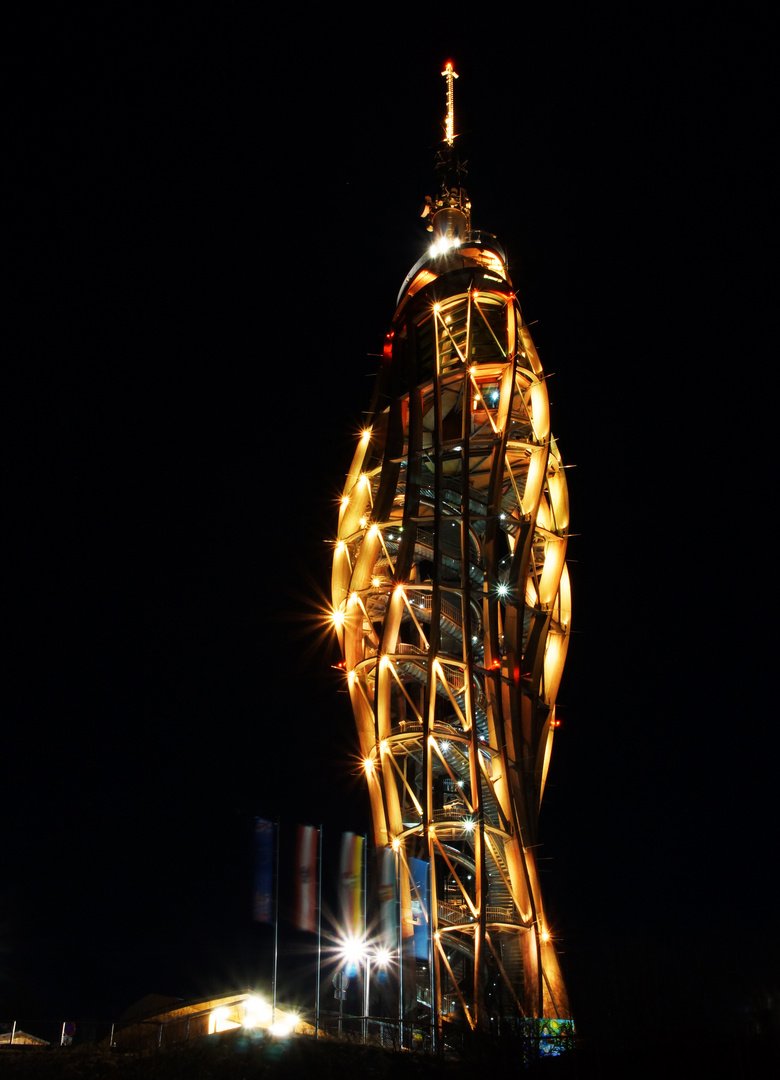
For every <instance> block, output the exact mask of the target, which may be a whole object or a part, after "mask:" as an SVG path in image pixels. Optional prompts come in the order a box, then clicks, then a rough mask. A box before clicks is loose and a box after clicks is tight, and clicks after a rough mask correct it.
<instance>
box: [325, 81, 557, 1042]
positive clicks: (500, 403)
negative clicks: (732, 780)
mask: <svg viewBox="0 0 780 1080" xmlns="http://www.w3.org/2000/svg"><path fill="white" fill-rule="evenodd" d="M443 74H444V75H445V77H446V79H447V105H448V107H447V129H446V140H445V143H444V144H443V148H442V150H441V152H440V154H439V160H438V164H437V171H438V172H439V174H440V178H441V190H440V192H439V194H438V196H437V197H435V198H434V199H431V200H429V201H428V205H427V208H426V209H427V211H428V215H429V220H430V226H429V227H430V229H431V232H432V244H431V247H430V249H429V250H428V251H427V252H426V253H425V254H424V255H423V256H422V258H421V259H420V260H419V261H418V262H417V264H416V265H415V266H414V267H413V268H412V270H411V271H410V273H409V274H408V276H407V278H406V280H405V281H404V283H403V286H402V288H401V291H400V294H399V298H398V305H397V310H396V313H395V317H394V319H393V323H392V326H391V329H390V332H389V333H388V335H387V339H386V344H385V348H384V357H383V360H382V364H381V367H380V370H379V373H378V376H377V382H376V387H375V390H374V395H373V401H372V403H371V408H370V412H369V416H368V422H367V424H366V427H365V430H364V431H363V432H362V433H361V434H360V436H359V438H358V445H357V449H356V451H355V455H354V460H353V462H352V466H351V468H350V470H349V474H348V476H347V480H346V483H345V485H344V490H343V497H342V501H341V508H340V513H339V524H338V537H337V542H336V546H335V552H334V560H333V578H332V608H333V610H332V619H333V623H334V625H335V626H336V629H337V632H338V637H339V642H340V645H341V649H342V655H343V661H344V668H345V677H346V680H347V684H348V688H349V694H350V699H351V702H352V707H353V711H354V715H355V720H356V723H357V730H358V736H359V741H360V752H361V755H362V758H363V764H364V769H365V773H366V779H367V783H368V788H369V793H370V799H371V807H372V814H373V822H374V837H375V842H376V844H377V845H379V846H382V847H389V848H391V849H392V850H393V851H394V852H395V853H396V864H397V867H398V870H399V885H398V899H399V903H400V909H399V910H400V918H399V926H400V927H401V929H402V938H403V940H404V942H405V945H404V950H405V953H404V955H405V960H404V964H403V980H404V984H405V992H404V995H403V996H404V999H405V1002H406V1004H405V1006H404V1008H405V1011H406V1012H407V1014H408V1013H409V1012H410V1011H414V1012H415V1015H416V1016H417V1018H418V1020H419V1017H420V1012H421V1010H424V1009H426V1008H427V1009H428V1010H429V1012H430V1019H431V1021H432V1023H433V1024H434V1027H435V1029H436V1030H440V1029H441V1024H442V1021H443V1020H452V1021H456V1020H460V1021H465V1022H468V1024H469V1025H470V1026H471V1027H475V1028H482V1029H483V1030H484V1029H487V1028H489V1027H492V1028H493V1029H494V1030H495V1028H496V1026H497V1025H498V1026H499V1027H500V1025H501V1024H502V1023H504V1024H505V1025H506V1024H507V1023H510V1024H511V1022H512V1020H513V1019H517V1018H523V1017H526V1018H542V1017H545V1018H560V1019H566V1018H568V1017H569V1016H570V1014H569V1006H568V1000H567V995H566V990H565V987H564V984H563V981H562V978H561V974H560V970H559V966H558V961H557V958H556V954H555V949H554V945H553V941H552V939H551V935H550V931H549V927H548V924H547V921H546V918H545V912H544V906H543V902H542V897H541V894H540V890H539V881H538V873H537V865H536V859H535V852H536V848H537V844H538V833H537V825H538V816H539V808H540V803H541V799H542V795H543V793H544V786H545V780H546V777H547V771H548V766H549V761H550V752H551V749H552V743H553V737H554V732H555V728H556V719H555V699H556V694H557V691H558V686H559V683H560V680H561V674H562V670H563V664H564V659H565V656H566V649H567V644H568V639H569V633H570V625H571V610H570V609H571V604H570V587H569V577H568V572H567V569H566V563H565V555H566V542H567V535H568V531H569V509H568V498H567V488H566V479H565V475H564V470H563V466H562V463H561V459H560V455H559V453H558V450H557V447H556V444H555V440H554V438H553V437H552V434H551V431H550V417H549V406H548V398H547V388H546V385H545V378H544V373H543V371H542V365H541V363H540V361H539V358H538V356H537V353H536V350H535V348H534V344H533V341H532V340H531V335H530V333H529V331H528V327H527V326H526V324H525V323H524V321H523V316H522V312H521V310H520V306H519V304H518V301H517V298H516V297H515V294H514V291H513V288H512V283H511V280H510V277H509V274H508V271H507V266H506V257H505V255H504V253H503V251H502V249H501V248H500V246H499V245H498V244H497V242H496V241H495V239H494V238H493V237H492V236H489V235H487V234H482V233H479V232H477V231H474V230H472V228H471V220H470V218H471V206H470V203H469V201H468V197H467V195H466V192H465V190H464V189H463V187H462V185H461V172H462V170H461V168H460V166H459V164H458V161H457V157H456V154H455V150H454V140H455V135H454V110H453V99H452V88H453V78H454V77H456V76H455V74H454V72H453V71H452V67H451V65H447V69H446V70H445V72H443ZM417 860H423V861H424V862H425V863H427V865H428V867H429V868H430V869H429V880H428V882H426V883H425V884H424V885H423V884H421V883H420V880H419V877H420V875H419V869H413V867H415V868H416V867H418V866H419V862H417ZM421 919H422V920H424V921H425V924H426V930H427V941H428V951H427V955H426V956H424V957H423V956H421V954H420V952H419V950H415V948H414V947H413V945H412V942H413V941H419V926H418V927H417V930H418V933H417V934H415V933H414V923H415V921H417V922H418V923H419V922H420V920H421Z"/></svg>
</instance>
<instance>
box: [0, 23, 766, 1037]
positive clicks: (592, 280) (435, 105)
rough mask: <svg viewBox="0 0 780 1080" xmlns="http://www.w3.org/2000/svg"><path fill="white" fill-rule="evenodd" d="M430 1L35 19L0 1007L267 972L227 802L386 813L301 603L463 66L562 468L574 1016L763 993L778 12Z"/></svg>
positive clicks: (327, 534) (557, 822)
mask: <svg viewBox="0 0 780 1080" xmlns="http://www.w3.org/2000/svg"><path fill="white" fill-rule="evenodd" d="M450 10H451V11H455V15H453V16H452V17H451V18H450V21H449V24H448V25H446V26H440V25H438V24H437V22H436V19H435V18H434V9H433V8H431V9H430V11H428V9H427V8H423V9H420V11H418V12H414V13H412V12H406V13H404V12H402V11H400V10H399V9H398V8H395V7H391V6H390V5H386V6H383V5H380V6H379V7H378V8H376V9H375V11H374V13H373V14H372V13H369V12H368V10H366V11H363V12H362V13H361V14H360V16H359V17H354V18H350V17H347V16H346V15H342V14H340V13H338V12H336V11H334V10H330V9H329V10H328V11H327V12H322V13H320V14H318V15H317V16H316V17H314V18H313V19H308V20H304V19H303V17H301V18H300V19H299V18H298V16H295V15H294V14H292V13H291V14H290V15H289V16H287V15H274V16H273V17H268V16H261V15H260V14H259V13H258V12H257V11H256V10H255V9H254V8H253V7H251V6H248V5H240V4H235V5H220V6H216V5H215V6H212V7H204V8H202V9H201V8H199V9H197V10H196V11H189V12H183V11H180V12H176V13H172V12H167V13H162V14H161V13H159V12H158V13H152V12H147V13H145V14H144V13H141V12H139V11H137V10H136V11H129V10H127V11H126V12H125V14H122V13H121V12H119V13H118V12H117V11H116V10H115V11H113V12H112V13H111V14H109V15H102V16H100V17H97V20H95V19H90V20H87V19H83V20H81V21H79V20H78V18H77V17H74V16H72V15H61V16H59V20H60V21H59V23H58V24H57V25H53V24H51V23H49V24H47V25H46V26H45V27H37V28H35V30H34V31H33V30H31V29H28V30H26V31H25V33H20V37H19V58H20V59H19V64H18V72H19V80H18V83H17V87H16V90H15V93H14V106H15V111H16V117H17V122H18V133H19V136H20V139H19V144H18V145H19V148H20V149H19V152H18V154H17V155H15V158H14V172H15V174H16V178H17V180H18V190H19V197H18V200H16V202H15V205H14V207H13V209H14V211H15V212H14V214H13V222H12V223H13V226H14V230H15V232H16V233H17V235H18V237H19V239H20V243H19V249H18V250H19V254H18V260H17V262H16V267H15V269H16V272H15V282H14V286H13V288H12V290H11V294H10V299H11V304H10V307H11V311H12V316H14V339H13V342H12V348H11V350H9V353H8V360H7V365H6V367H5V370H6V379H7V383H8V388H7V392H6V394H5V396H4V405H3V412H4V422H3V431H4V434H3V484H4V489H5V495H4V502H5V507H6V511H7V516H6V527H5V539H6V543H7V551H8V552H9V554H7V556H6V560H5V564H4V573H3V585H2V588H3V611H4V623H5V645H4V653H5V664H4V667H5V672H6V675H5V680H4V681H5V687H4V690H3V695H2V697H3V705H2V707H3V714H4V716H5V718H6V719H5V723H4V725H3V730H4V732H5V736H4V746H3V761H4V766H5V767H4V769H3V774H4V775H3V780H2V787H1V788H0V792H1V796H0V797H1V798H2V811H3V817H2V820H3V822H4V824H5V829H4V849H5V852H6V858H5V859H4V860H3V863H4V866H3V871H2V877H1V878H0V1015H2V1016H7V1017H8V1018H10V1019H13V1018H14V1017H15V1016H17V1015H19V1014H25V1015H27V1016H31V1017H42V1016H44V1015H45V1016H62V1017H64V1016H65V1015H66V1014H67V1015H68V1016H75V1017H79V1016H81V1017H83V1016H87V1015H90V1016H100V1017H108V1018H111V1017H113V1016H115V1015H116V1014H117V1013H118V1012H119V1011H121V1010H122V1009H123V1008H124V1007H126V1006H127V1005H129V1004H130V1003H131V1002H132V1001H133V1000H135V999H136V998H139V997H140V996H141V995H143V994H144V993H147V992H159V993H170V994H172V995H179V996H189V995H192V994H196V993H201V992H206V991H207V990H210V989H211V988H212V987H214V986H217V985H224V986H235V985H241V986H243V985H246V984H247V983H249V982H251V981H253V980H255V979H258V978H262V977H263V976H264V975H265V974H266V972H265V970H264V969H263V961H262V956H261V954H262V953H263V949H264V947H265V944H267V943H266V940H265V938H263V937H262V935H261V934H260V932H259V931H258V930H257V928H253V927H252V925H251V923H250V921H249V915H250V893H251V880H250V873H251V870H250V858H251V850H250V840H251V822H252V818H253V816H254V815H256V814H258V815H261V816H266V817H273V816H276V815H277V814H278V815H279V816H280V817H281V820H282V827H283V829H286V830H287V832H286V836H287V837H288V839H289V841H290V842H292V836H293V830H294V826H295V824H297V823H298V822H299V821H300V822H310V823H315V824H317V823H320V822H322V823H323V825H324V828H325V830H326V837H327V838H329V839H328V840H327V843H328V844H329V845H330V848H331V851H332V853H333V854H334V855H335V848H336V844H337V840H338V833H339V831H340V830H341V829H352V830H354V831H360V832H362V831H364V830H366V829H367V828H368V827H369V821H368V815H367V806H366V802H365V799H364V798H363V796H362V793H361V789H360V785H359V778H358V777H357V776H356V775H355V773H356V769H355V766H354V764H353V761H352V758H354V754H355V749H356V740H355V738H354V736H353V722H352V718H351V714H350V710H349V706H348V701H347V698H346V695H345V694H343V693H341V692H340V685H339V681H338V678H337V676H336V675H335V673H334V672H332V671H331V668H330V664H331V663H332V662H333V660H334V657H333V653H332V651H330V649H329V646H328V645H327V644H325V643H324V639H323V641H320V639H319V638H318V635H317V633H316V630H315V624H316V613H317V610H318V608H321V606H322V604H323V602H324V599H325V594H326V591H327V587H328V558H329V548H328V543H327V542H328V540H329V539H330V538H331V537H332V535H333V530H334V527H335V512H336V510H335V507H336V500H337V497H338V494H339V491H340V485H341V483H342V479H343V476H344V473H345V471H346V468H347V466H348V464H349V460H350V456H351V447H352V445H353V437H354V434H355V432H356V431H357V430H358V429H359V426H360V420H361V412H362V410H363V409H365V408H366V407H367V406H368V403H369V399H370V392H371V385H372V384H371V378H370V376H372V375H373V373H374V371H375V370H376V354H377V353H379V352H380V350H381V344H382V336H383V334H384V332H385V330H386V328H387V325H388V324H389V322H390V319H391V317H392V314H393V310H394V302H395V297H396V294H397V290H398V288H399V286H400V283H401V281H402V280H403V277H404V275H405V274H406V272H407V270H408V269H409V267H410V266H411V265H412V264H413V263H414V262H415V261H416V259H417V258H418V257H419V254H420V253H421V251H422V249H423V245H424V244H425V243H426V234H425V233H424V231H423V229H422V226H421V225H420V223H419V221H418V220H417V217H416V215H417V213H418V210H419V205H420V203H421V201H422V198H423V196H424V195H426V194H429V193H431V191H432V190H433V167H432V166H433V157H434V153H435V149H436V144H437V142H438V140H439V139H440V137H441V121H442V117H443V111H444V105H443V102H444V83H443V80H442V79H441V77H440V75H439V72H440V71H441V68H442V66H443V63H444V61H445V60H446V59H448V58H452V60H453V61H454V63H455V67H456V70H457V71H458V72H459V73H460V75H461V78H460V79H459V81H458V82H457V84H456V103H457V115H458V128H459V130H460V131H461V132H462V150H461V153H462V156H464V157H467V158H468V160H469V166H468V168H469V177H468V189H469V194H470V196H471V199H472V203H473V206H474V210H473V220H474V223H475V225H476V226H477V227H479V228H482V229H485V230H487V231H490V232H494V233H495V234H497V235H498V237H499V238H500V239H501V240H502V242H503V243H504V244H505V246H506V248H507V250H508V253H509V259H510V272H511V274H512V277H513V281H514V284H515V286H516V288H517V291H518V294H519V296H520V299H521V302H522V305H523V309H524V313H525V316H526V318H527V319H528V320H529V321H532V322H534V326H533V334H534V338H535V341H536V343H537V347H538V348H539V352H540V355H541V357H542V361H543V363H544V365H545V368H546V370H547V371H548V372H553V373H554V374H553V375H552V377H551V378H550V382H549V388H550V395H551V399H552V420H553V429H554V431H555V433H556V436H557V438H558V440H559V445H560V448H561V452H562V454H563V456H564V460H565V461H566V462H567V463H569V464H571V465H572V466H573V468H572V469H571V470H570V472H569V484H570V494H571V504H572V521H573V530H574V532H575V533H576V534H578V535H576V536H575V537H574V538H573V539H572V541H571V546H570V557H571V560H572V561H571V563H570V569H571V572H572V577H573V588H574V621H573V626H574V635H573V637H572V642H571V647H570V654H569V657H570V658H569V661H568V665H567V673H566V675H565V677H564V683H563V685H562V689H561V693H560V697H559V702H560V716H561V719H562V727H561V729H560V733H559V737H558V738H557V740H556V746H555V754H554V761H553V767H552V771H551V778H550V783H549V787H548V790H547V793H546V796H545V804H544V807H543V811H542V837H543V840H544V844H545V847H544V851H543V853H542V854H543V856H544V858H545V859H549V861H546V862H543V863H542V866H543V867H545V875H544V877H545V886H546V889H547V895H548V900H549V904H550V907H551V910H552V912H553V915H554V917H555V921H556V929H557V932H558V934H559V936H560V940H561V948H562V951H563V953H564V957H563V962H564V965H565V970H566V971H567V973H568V975H569V980H570V983H571V986H572V993H573V996H574V1000H575V1005H576V1004H579V1006H580V1009H581V1011H584V1012H585V1013H586V1014H588V1015H590V1014H597V1013H598V1012H599V1011H602V1012H603V1008H602V1005H601V1003H602V1002H603V1001H604V1000H606V999H607V998H609V999H610V1001H612V1002H614V1000H615V997H616V996H617V997H620V998H622V999H624V1001H625V1002H629V1003H636V1004H635V1007H636V1008H646V1007H647V1006H648V1002H649V1001H650V999H651V998H653V1001H654V1004H655V1005H656V1006H657V1004H658V1000H660V999H662V1000H663V1003H664V1006H665V1007H666V1006H667V1005H668V1007H670V1008H671V1007H677V1008H683V1009H685V1008H686V1007H688V1008H690V1007H691V1004H690V1003H691V1000H692V998H691V995H693V996H694V997H696V995H702V994H704V993H705V987H710V988H711V987H712V985H713V984H712V980H711V978H710V976H711V974H712V972H714V971H718V972H719V973H720V974H721V975H723V972H724V971H725V972H726V976H723V978H722V980H721V982H719V983H718V989H717V993H718V994H720V993H721V989H720V988H721V986H725V985H728V986H730V987H732V988H736V989H735V990H734V993H735V995H736V997H738V996H739V994H743V997H744V995H745V994H748V993H749V992H751V988H753V987H755V986H756V985H757V984H758V981H760V979H764V980H765V981H767V980H769V981H771V979H772V978H774V979H776V967H775V966H773V965H774V964H775V963H776V956H777V942H778V920H777V902H776V888H775V886H774V885H773V884H772V881H773V877H774V875H775V873H776V871H775V869H774V864H775V863H776V855H775V854H773V851H774V848H775V846H776V837H777V809H776V804H777V796H776V793H775V788H776V782H775V773H776V768H777V765H776V762H777V750H778V746H777V734H776V732H777V720H776V712H777V710H776V707H775V705H774V701H773V698H772V695H771V692H770V687H771V685H772V683H773V678H772V674H771V672H772V670H773V661H774V654H775V648H774V640H773V631H772V629H771V618H770V616H771V611H770V604H771V600H770V596H771V589H770V586H771V582H772V572H771V566H772V564H771V560H770V555H769V535H770V530H771V528H772V526H771V521H772V519H773V514H772V512H771V497H768V496H767V490H766V488H765V487H764V486H763V469H764V465H763V462H764V460H765V457H766V449H767V447H768V445H769V444H768V439H767V435H768V434H769V433H770V432H771V428H769V429H768V428H767V427H766V426H765V424H764V421H763V419H762V407H763V405H764V403H765V402H766V401H767V400H768V398H769V396H770V393H771V389H772V378H771V372H772V370H773V367H772V365H771V361H770V355H771V353H770V341H769V338H768V336H763V335H762V333H761V330H760V328H758V329H757V319H758V317H759V316H760V312H761V310H762V308H763V307H768V306H769V304H770V297H769V286H768V284H767V278H766V277H765V275H764V270H763V266H762V263H761V258H760V257H757V253H758V252H759V250H760V249H761V246H762V242H761V235H760V234H761V232H762V228H763V224H764V223H763V219H762V216H761V213H760V211H758V212H757V209H756V208H757V207H758V206H760V204H761V202H762V200H763V198H764V197H765V196H766V194H768V190H769V187H768V179H767V174H766V166H767V164H768V162H769V157H770V151H769V150H768V148H767V142H766V139H765V138H764V137H763V132H762V128H761V125H760V122H759V120H758V119H757V116H758V113H759V106H760V101H761V98H762V89H763V84H764V75H763V72H762V67H761V64H762V61H761V56H760V55H759V54H758V52H755V53H754V51H753V50H754V48H755V41H756V40H757V39H758V38H760V36H761V28H760V27H758V26H756V27H750V28H745V27H744V26H743V28H742V29H743V34H742V35H735V36H734V37H733V39H732V40H730V42H729V61H728V66H727V67H724V48H723V45H724V40H725V37H724V29H725V28H724V27H722V26H717V27H716V26H713V25H712V23H711V22H710V23H708V22H705V21H700V20H698V19H696V18H694V17H693V16H691V17H690V18H686V19H681V17H680V16H679V14H678V15H676V16H674V17H673V16H671V15H670V16H669V17H668V18H667V17H665V16H664V15H661V14H659V13H658V12H657V11H656V12H655V13H654V14H653V16H652V18H651V17H650V15H649V14H645V15H643V14H642V13H637V12H632V13H630V16H629V14H628V13H626V12H624V13H623V14H622V15H621V16H619V17H617V18H616V17H614V16H613V17H607V16H604V17H603V18H602V17H600V16H599V15H598V13H594V12H593V10H590V11H589V12H588V13H587V15H586V14H584V13H583V14H582V15H579V16H577V15H572V14H571V13H570V12H567V13H566V16H565V18H564V17H563V14H562V13H560V12H555V11H552V10H549V11H547V12H546V13H543V14H541V15H539V14H535V15H534V14H531V13H528V12H523V13H522V15H521V14H512V13H506V12H502V13H501V14H500V16H499V14H498V13H495V14H494V13H492V12H487V11H486V12H485V13H484V14H475V12H474V11H473V10H471V9H469V10H468V12H467V11H466V9H464V10H463V11H462V12H461V10H460V9H458V8H457V7H456V8H455V9H450ZM412 16H413V17H412ZM737 72H741V73H742V74H741V75H737V74H736V73H737ZM746 72H750V80H749V81H748V80H747V79H746V77H745V74H744V73H746ZM737 87H739V92H737V89H736V88H737ZM4 381H6V380H4ZM767 672H769V674H767ZM651 969H652V970H651ZM708 992H709V991H708ZM712 992H715V991H712ZM610 1007H611V1008H617V1006H614V1005H612V1006H610ZM628 1007H629V1005H626V1004H624V1008H628ZM632 1007H633V1006H632Z"/></svg>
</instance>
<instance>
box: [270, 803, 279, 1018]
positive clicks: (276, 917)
mask: <svg viewBox="0 0 780 1080" xmlns="http://www.w3.org/2000/svg"><path fill="white" fill-rule="evenodd" d="M278 963H279V818H277V819H276V873H275V880H274V979H273V990H274V1001H273V1011H272V1014H271V1023H272V1024H275V1023H276V976H277V970H278Z"/></svg>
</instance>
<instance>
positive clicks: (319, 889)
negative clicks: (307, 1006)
mask: <svg viewBox="0 0 780 1080" xmlns="http://www.w3.org/2000/svg"><path fill="white" fill-rule="evenodd" d="M317 855H318V859H319V862H318V867H317V868H318V880H317V997H316V998H315V999H314V1038H315V1039H318V1038H319V1036H320V981H321V977H322V825H320V836H319V846H318V848H317Z"/></svg>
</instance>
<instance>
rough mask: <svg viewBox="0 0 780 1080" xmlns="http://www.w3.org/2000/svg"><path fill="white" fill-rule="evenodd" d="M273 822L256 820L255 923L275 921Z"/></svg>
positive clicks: (274, 834) (253, 913) (274, 833)
mask: <svg viewBox="0 0 780 1080" xmlns="http://www.w3.org/2000/svg"><path fill="white" fill-rule="evenodd" d="M275 840H276V825H275V824H274V823H273V821H264V820H263V818H255V872H254V890H253V896H252V917H253V919H254V920H255V922H262V923H271V922H273V921H274V902H273V899H274V843H275Z"/></svg>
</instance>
